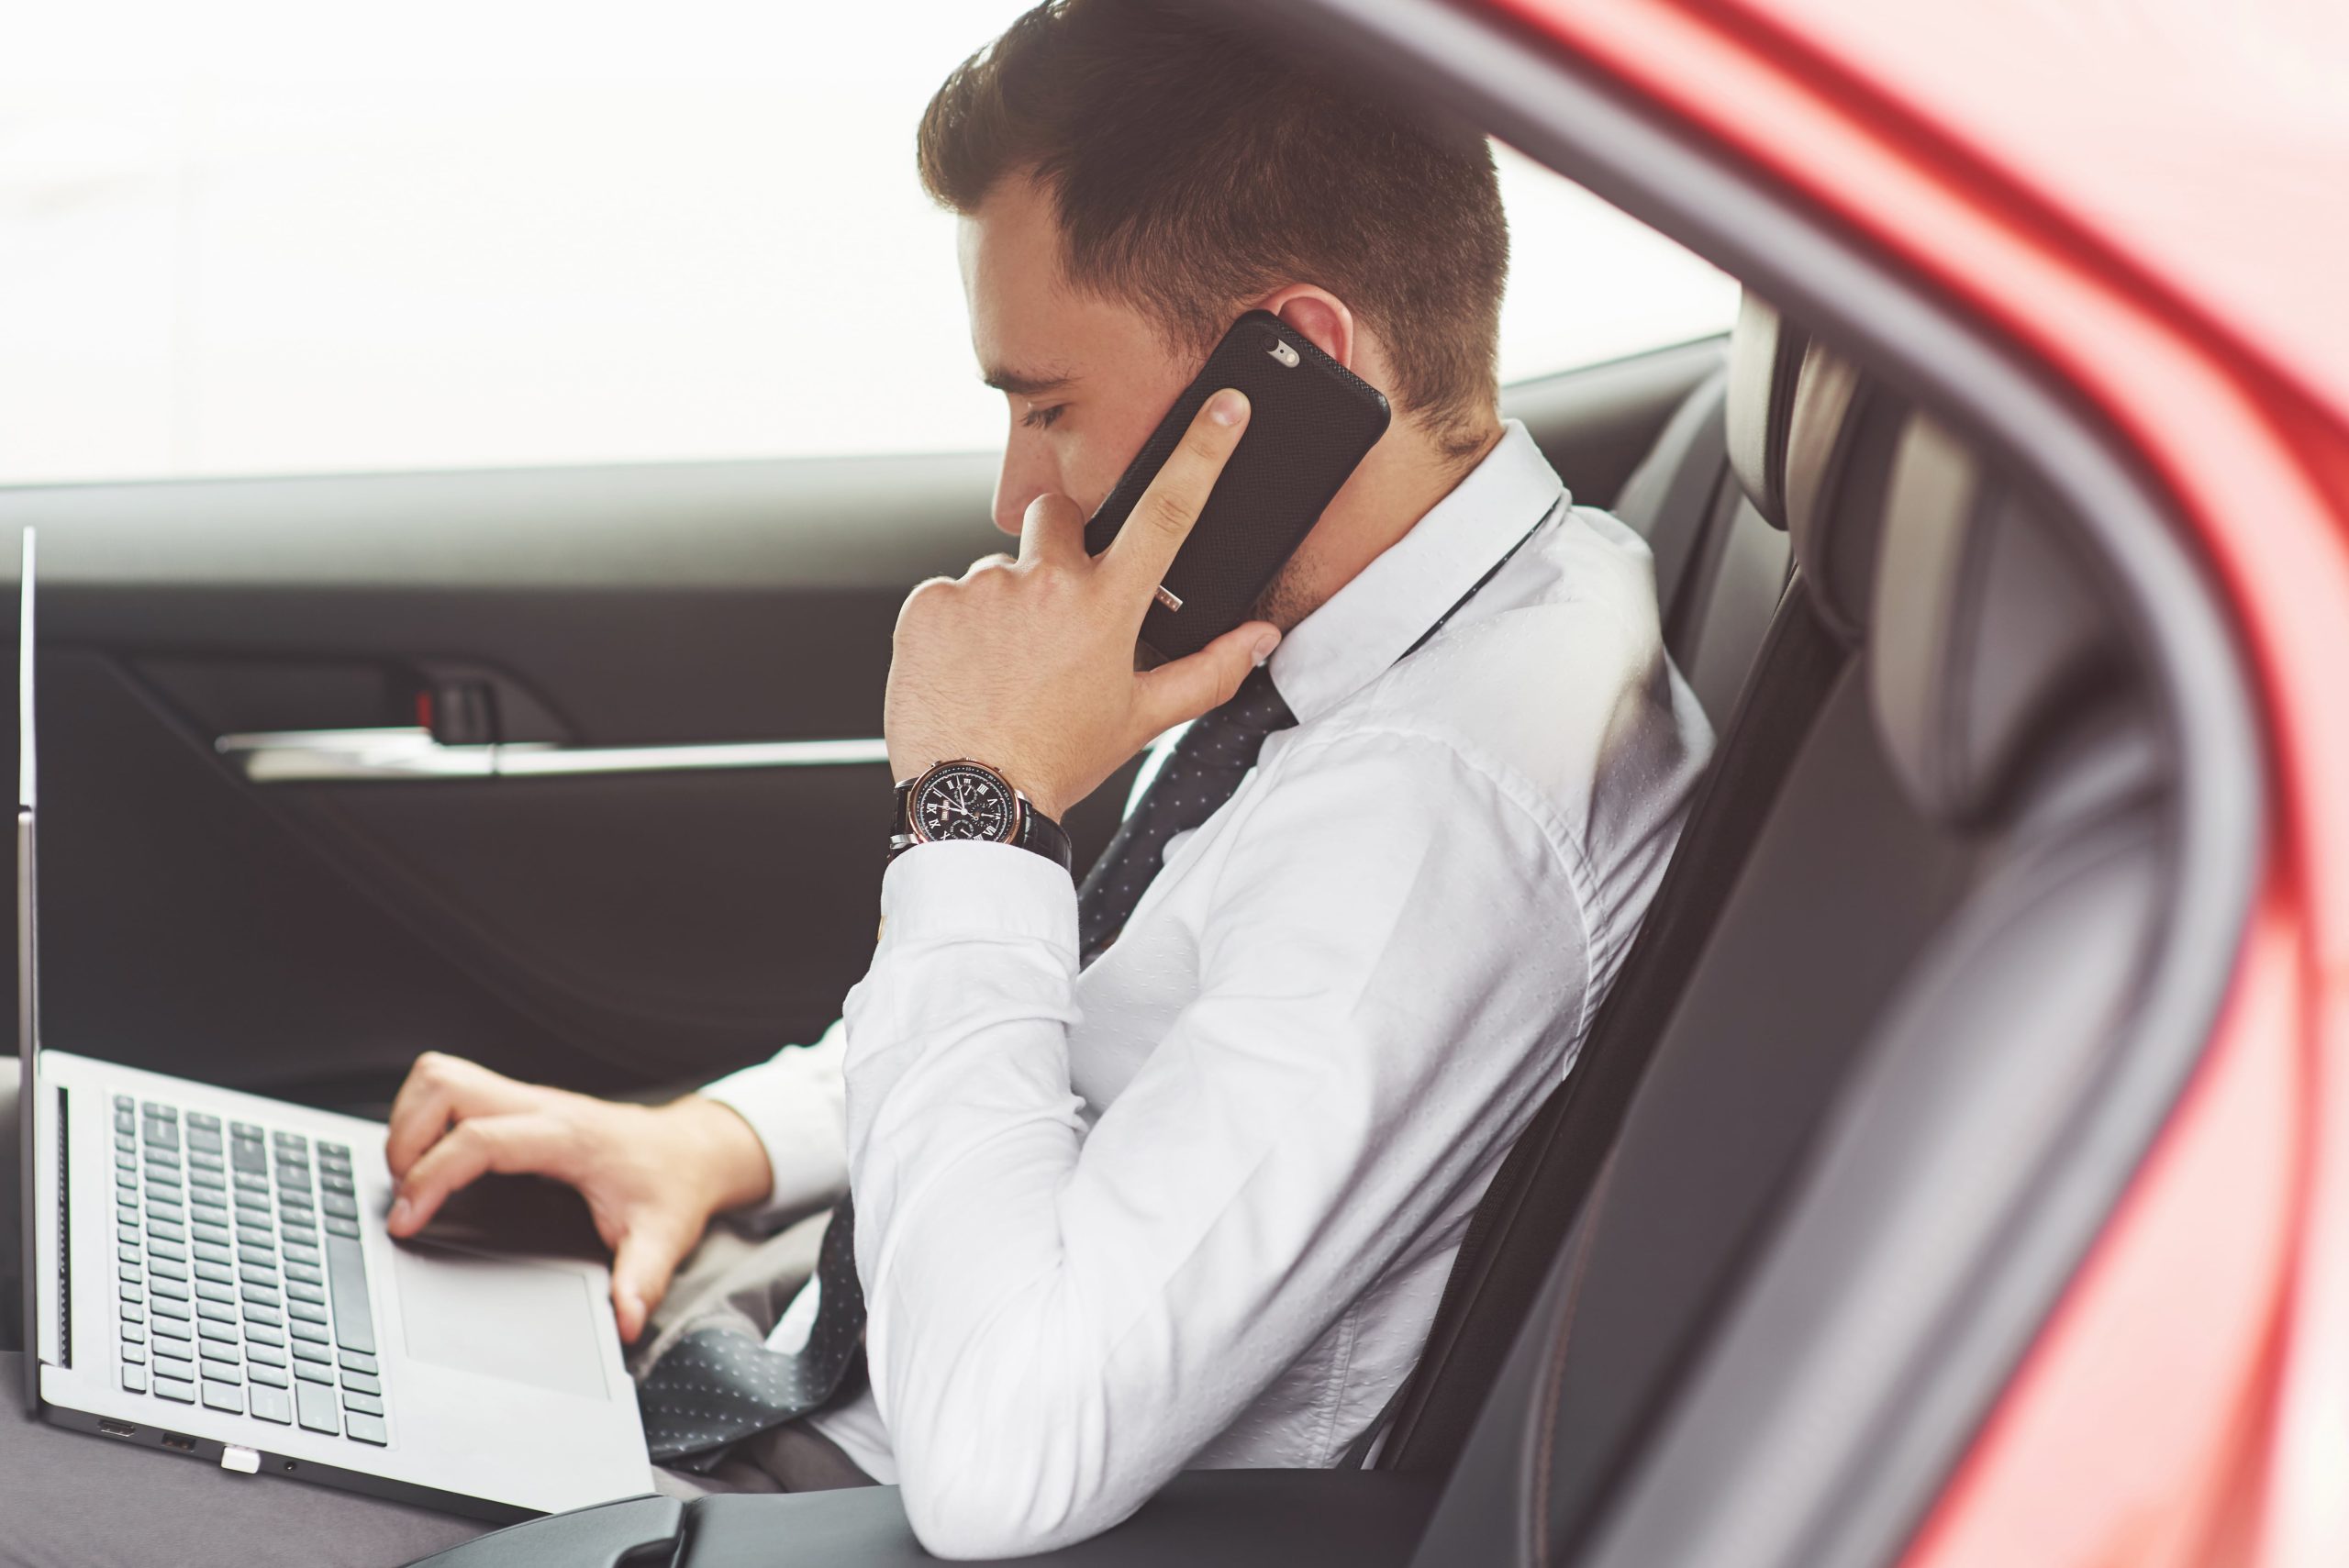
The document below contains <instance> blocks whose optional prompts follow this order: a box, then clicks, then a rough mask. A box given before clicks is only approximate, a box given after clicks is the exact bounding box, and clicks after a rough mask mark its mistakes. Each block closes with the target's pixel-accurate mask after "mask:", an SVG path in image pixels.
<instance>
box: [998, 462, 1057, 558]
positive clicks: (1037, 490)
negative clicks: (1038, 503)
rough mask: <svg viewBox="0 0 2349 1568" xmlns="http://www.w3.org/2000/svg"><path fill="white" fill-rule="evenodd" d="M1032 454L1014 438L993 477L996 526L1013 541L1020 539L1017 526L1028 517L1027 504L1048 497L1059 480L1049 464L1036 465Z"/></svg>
mask: <svg viewBox="0 0 2349 1568" xmlns="http://www.w3.org/2000/svg"><path fill="white" fill-rule="evenodd" d="M1037 455H1038V454H1036V453H1035V452H1034V451H1032V450H1026V449H1024V448H1023V446H1022V443H1021V442H1020V441H1019V439H1018V438H1017V437H1014V438H1013V439H1012V442H1011V444H1010V445H1009V446H1008V447H1006V448H1005V449H1004V451H1003V466H1002V467H1001V468H999V469H997V470H996V476H995V526H996V528H1001V529H1002V530H1003V531H1004V532H1005V533H1008V534H1009V535H1011V536H1012V537H1013V538H1014V539H1017V538H1019V524H1020V521H1021V519H1023V518H1024V517H1027V516H1028V503H1029V502H1030V501H1033V500H1034V499H1035V498H1036V497H1037V496H1039V495H1047V494H1049V493H1050V492H1051V491H1052V489H1053V488H1054V486H1055V484H1056V482H1057V479H1058V476H1057V475H1056V474H1054V473H1052V470H1051V467H1050V465H1049V464H1047V463H1043V462H1038V461H1037Z"/></svg>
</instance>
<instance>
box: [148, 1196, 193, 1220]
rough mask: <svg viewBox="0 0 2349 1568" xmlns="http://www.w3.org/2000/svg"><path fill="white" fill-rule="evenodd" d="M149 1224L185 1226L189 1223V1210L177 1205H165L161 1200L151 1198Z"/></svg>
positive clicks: (149, 1200)
mask: <svg viewBox="0 0 2349 1568" xmlns="http://www.w3.org/2000/svg"><path fill="white" fill-rule="evenodd" d="M147 1223H148V1224H150V1225H184V1224H186V1223H187V1210H185V1209H184V1208H182V1207H180V1206H179V1205H177V1204H175V1203H165V1202H164V1201H163V1200H162V1199H161V1198H150V1199H148V1200H147Z"/></svg>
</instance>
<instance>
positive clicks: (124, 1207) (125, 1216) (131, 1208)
mask: <svg viewBox="0 0 2349 1568" xmlns="http://www.w3.org/2000/svg"><path fill="white" fill-rule="evenodd" d="M114 1218H115V1221H116V1223H117V1224H121V1225H136V1224H138V1223H139V1206H138V1205H137V1204H135V1203H123V1202H120V1201H117V1203H116V1204H115V1206H114Z"/></svg>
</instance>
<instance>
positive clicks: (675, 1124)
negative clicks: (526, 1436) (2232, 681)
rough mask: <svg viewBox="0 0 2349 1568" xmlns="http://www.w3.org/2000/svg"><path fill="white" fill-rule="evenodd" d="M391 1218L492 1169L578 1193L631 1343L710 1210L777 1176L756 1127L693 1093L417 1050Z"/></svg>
mask: <svg viewBox="0 0 2349 1568" xmlns="http://www.w3.org/2000/svg"><path fill="white" fill-rule="evenodd" d="M384 1157H385V1158H386V1160H388V1161H389V1162H390V1164H391V1167H392V1174H393V1176H394V1177H395V1179H396V1180H397V1181H398V1184H399V1185H398V1188H397V1190H396V1192H395V1195H394V1198H393V1202H392V1212H391V1217H390V1219H389V1221H388V1223H389V1226H390V1229H391V1232H392V1234H393V1235H395V1236H413V1235H415V1234H416V1233H417V1231H418V1230H421V1229H423V1228H424V1227H425V1225H426V1224H427V1223H428V1222H429V1221H430V1219H431V1218H432V1216H433V1214H434V1213H435V1212H436V1211H437V1210H438V1209H439V1208H440V1205H441V1204H442V1203H443V1202H444V1201H445V1200H446V1199H447V1198H448V1196H449V1195H450V1194H451V1193H453V1192H455V1191H457V1190H458V1189H459V1188H460V1187H462V1186H464V1185H465V1184H467V1183H469V1182H471V1181H473V1179H474V1178H475V1177H476V1176H480V1175H484V1174H485V1173H490V1172H496V1173H500V1174H505V1175H539V1176H551V1177H553V1178H554V1179H555V1180H557V1181H559V1182H565V1183H568V1184H570V1185H572V1186H573V1187H576V1188H577V1189H578V1190H579V1195H580V1196H582V1197H584V1198H585V1199H586V1200H587V1208H588V1212H589V1213H591V1214H593V1215H594V1216H595V1218H596V1231H597V1232H598V1233H599V1234H600V1235H601V1236H602V1237H603V1238H604V1243H605V1245H607V1246H608V1247H609V1248H611V1249H612V1308H613V1311H614V1312H615V1313H616V1314H617V1315H618V1318H619V1328H620V1338H621V1339H623V1340H629V1341H630V1342H633V1341H634V1340H635V1339H636V1337H637V1336H638V1335H639V1334H640V1333H642V1332H643V1331H644V1323H645V1319H646V1318H648V1317H649V1316H651V1311H652V1309H653V1308H654V1307H657V1306H659V1305H660V1304H661V1298H662V1296H664V1295H666V1294H667V1293H668V1289H669V1280H670V1277H671V1276H672V1275H673V1274H674V1273H676V1272H677V1264H678V1263H679V1262H681V1261H682V1260H683V1259H684V1257H685V1254H686V1253H687V1252H688V1251H692V1250H693V1246H694V1243H695V1242H696V1241H698V1240H701V1233H702V1231H703V1230H704V1229H706V1228H707V1226H708V1224H709V1220H710V1217H711V1216H712V1215H715V1214H717V1213H718V1212H720V1211H722V1210H724V1209H729V1208H735V1207H740V1206H741V1205H743V1204H748V1203H756V1202H758V1201H759V1200H760V1199H761V1198H763V1197H764V1196H766V1195H767V1189H768V1185H769V1184H770V1182H771V1180H772V1177H771V1175H770V1173H769V1171H768V1168H767V1156H766V1150H765V1149H764V1147H763V1146H762V1145H761V1144H760V1142H759V1140H758V1135H757V1134H756V1133H754V1132H752V1131H751V1127H750V1124H749V1123H748V1122H745V1121H744V1120H743V1119H742V1118H740V1117H739V1116H737V1115H735V1114H734V1113H733V1112H732V1111H730V1110H729V1109H728V1108H727V1107H726V1106H722V1105H719V1104H718V1102H717V1101H715V1100H706V1099H703V1098H701V1097H700V1096H698V1095H687V1096H686V1097H685V1098H684V1099H682V1100H677V1101H674V1102H673V1103H671V1104H669V1105H665V1106H634V1105H623V1104H618V1103H615V1102H613V1101H610V1100H598V1099H595V1098H592V1097H590V1096H588V1095H574V1094H573V1093H571V1092H570V1091H568V1090H564V1089H550V1088H547V1087H545V1086H543V1085H541V1084H521V1083H517V1082H516V1081H515V1080H513V1079H511V1078H507V1077H505V1076H502V1075H501V1074H499V1073H493V1072H491V1071H490V1070H489V1069H488V1068H486V1067H483V1066H479V1065H477V1064H476V1063H474V1062H466V1061H464V1060H462V1059H461V1058H458V1057H454V1056H443V1055H441V1054H440V1053H439V1052H437V1051H428V1052H426V1053H425V1054H424V1055H422V1056H420V1057H418V1058H417V1062H416V1065H415V1066H414V1067H413V1068H411V1069H410V1070H409V1072H408V1075H407V1082H406V1083H405V1084H401V1085H400V1092H399V1097H398V1098H397V1099H396V1100H395V1101H394V1102H393V1105H392V1127H391V1137H390V1140H389V1141H388V1142H387V1144H386V1145H385V1148H384Z"/></svg>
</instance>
